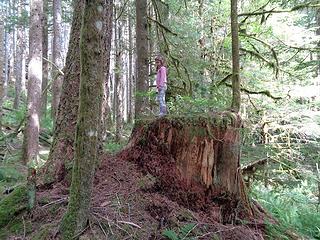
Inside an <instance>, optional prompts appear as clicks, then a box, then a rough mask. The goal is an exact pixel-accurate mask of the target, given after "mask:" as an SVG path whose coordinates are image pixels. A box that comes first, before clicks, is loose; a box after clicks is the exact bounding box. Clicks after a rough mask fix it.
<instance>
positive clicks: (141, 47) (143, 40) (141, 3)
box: [135, 0, 149, 120]
mask: <svg viewBox="0 0 320 240" xmlns="http://www.w3.org/2000/svg"><path fill="white" fill-rule="evenodd" d="M135 3H136V34H137V36H136V47H137V63H136V73H137V77H136V96H135V119H136V120H137V119H140V118H141V117H142V115H143V112H144V109H145V107H146V106H147V103H146V97H145V96H144V95H145V94H146V92H147V91H148V75H149V74H148V38H147V37H148V36H147V35H148V30H147V0H137V1H135Z"/></svg>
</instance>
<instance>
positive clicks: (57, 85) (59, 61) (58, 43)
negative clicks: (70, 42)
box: [51, 0, 63, 121]
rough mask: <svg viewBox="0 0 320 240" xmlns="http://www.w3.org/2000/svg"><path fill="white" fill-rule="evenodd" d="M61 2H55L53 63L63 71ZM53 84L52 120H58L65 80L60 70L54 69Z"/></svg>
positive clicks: (58, 0) (56, 0) (57, 0)
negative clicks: (57, 115)
mask: <svg viewBox="0 0 320 240" xmlns="http://www.w3.org/2000/svg"><path fill="white" fill-rule="evenodd" d="M61 14H62V10H61V0H53V46H52V58H53V63H54V64H55V65H56V66H57V67H58V68H59V69H60V70H61V69H62V67H63V54H62V53H63V46H62V25H61V24H62V19H61ZM52 72H53V84H52V107H51V111H52V119H54V121H55V119H56V114H57V110H58V106H59V101H60V95H61V88H62V81H63V78H62V76H61V75H60V74H59V71H58V69H56V68H53V71H52Z"/></svg>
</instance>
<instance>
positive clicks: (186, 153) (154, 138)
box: [121, 112, 253, 223]
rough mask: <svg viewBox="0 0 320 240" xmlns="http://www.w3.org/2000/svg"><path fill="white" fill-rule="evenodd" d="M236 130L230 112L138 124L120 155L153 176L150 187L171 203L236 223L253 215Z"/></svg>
mask: <svg viewBox="0 0 320 240" xmlns="http://www.w3.org/2000/svg"><path fill="white" fill-rule="evenodd" d="M240 128H241V119H240V116H239V115H237V114H235V113H231V112H223V113H214V114H212V116H211V118H208V119H205V118H196V117H195V118H194V119H187V118H186V119H183V118H180V119H170V120H169V119H165V118H161V119H157V120H155V121H153V122H151V123H149V124H140V125H136V127H135V128H134V130H133V132H132V136H131V140H130V141H129V144H128V148H127V149H126V150H125V151H124V152H122V153H121V154H123V155H124V156H125V158H128V157H129V160H132V161H135V162H137V163H138V164H139V165H140V166H141V167H142V169H143V170H145V171H146V172H149V173H150V174H151V175H153V176H154V177H155V178H156V179H157V182H156V183H155V186H154V187H156V188H157V191H160V192H163V193H164V194H165V195H167V196H168V197H169V198H170V199H172V200H174V201H176V202H178V203H180V204H182V205H183V206H185V207H187V208H189V209H193V210H207V211H208V212H209V211H216V212H215V213H213V215H214V216H216V217H217V221H221V222H223V223H234V221H236V220H237V218H238V219H243V218H246V217H250V216H252V214H253V212H252V208H251V205H250V203H249V200H248V197H247V195H246V192H245V186H244V184H243V180H242V176H241V171H240Z"/></svg>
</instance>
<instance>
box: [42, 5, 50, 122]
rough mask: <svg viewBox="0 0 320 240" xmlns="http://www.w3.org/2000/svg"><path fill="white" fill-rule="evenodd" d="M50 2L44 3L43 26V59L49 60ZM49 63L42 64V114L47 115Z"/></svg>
mask: <svg viewBox="0 0 320 240" xmlns="http://www.w3.org/2000/svg"><path fill="white" fill-rule="evenodd" d="M48 10H49V9H48V0H44V2H43V26H42V37H43V38H42V57H43V58H44V59H48ZM48 67H49V65H48V61H46V60H43V62H42V86H41V89H42V98H41V114H42V115H43V116H45V115H46V112H47V102H48V90H47V86H48V71H49V69H48Z"/></svg>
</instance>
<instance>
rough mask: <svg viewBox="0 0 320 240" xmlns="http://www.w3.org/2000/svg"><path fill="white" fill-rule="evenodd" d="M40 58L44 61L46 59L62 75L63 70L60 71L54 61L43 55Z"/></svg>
mask: <svg viewBox="0 0 320 240" xmlns="http://www.w3.org/2000/svg"><path fill="white" fill-rule="evenodd" d="M42 59H43V60H45V61H47V62H48V63H50V64H51V65H52V66H54V67H55V68H56V69H57V70H58V72H59V73H60V74H61V75H62V76H64V72H62V70H61V69H60V68H59V67H58V66H57V65H56V64H55V63H54V62H52V61H50V60H49V59H47V58H45V57H42Z"/></svg>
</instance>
